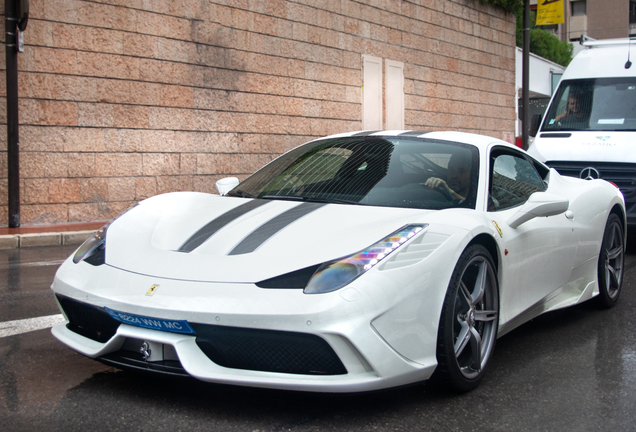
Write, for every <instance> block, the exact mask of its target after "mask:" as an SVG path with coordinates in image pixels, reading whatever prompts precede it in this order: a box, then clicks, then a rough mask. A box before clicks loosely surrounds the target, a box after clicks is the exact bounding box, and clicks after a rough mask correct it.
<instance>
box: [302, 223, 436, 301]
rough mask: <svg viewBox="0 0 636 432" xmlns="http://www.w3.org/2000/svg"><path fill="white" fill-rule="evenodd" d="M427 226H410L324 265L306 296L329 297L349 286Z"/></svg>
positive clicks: (312, 281) (312, 279)
mask: <svg viewBox="0 0 636 432" xmlns="http://www.w3.org/2000/svg"><path fill="white" fill-rule="evenodd" d="M427 226H428V224H419V225H406V226H405V227H402V228H400V229H399V230H397V231H396V232H394V233H393V234H391V235H390V236H388V237H386V238H385V239H383V240H381V241H379V242H378V243H376V244H374V245H372V246H370V247H368V248H367V249H365V250H363V251H362V252H358V253H356V254H353V255H350V256H348V257H344V258H340V259H337V260H334V261H330V262H327V263H324V264H323V265H321V266H320V267H319V268H318V270H317V271H316V273H315V274H314V275H313V277H312V278H311V280H310V281H309V283H308V284H307V286H306V287H305V290H304V292H305V294H322V293H328V292H332V291H336V290H338V289H340V288H342V287H344V286H345V285H348V284H349V283H351V282H353V281H354V280H355V279H357V278H359V277H360V276H361V275H362V274H364V273H365V272H366V271H368V270H370V269H372V268H373V267H374V266H376V265H377V264H378V263H380V262H381V261H382V260H384V259H386V257H387V256H389V255H390V254H391V253H393V252H394V251H395V250H396V249H398V248H400V247H401V246H402V245H404V244H405V243H406V242H407V241H409V240H410V239H411V238H413V237H414V236H415V235H416V234H417V233H419V232H420V231H422V230H423V229H424V228H426V227H427Z"/></svg>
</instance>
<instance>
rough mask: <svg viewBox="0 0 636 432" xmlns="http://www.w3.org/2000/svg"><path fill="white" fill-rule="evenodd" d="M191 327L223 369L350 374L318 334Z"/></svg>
mask: <svg viewBox="0 0 636 432" xmlns="http://www.w3.org/2000/svg"><path fill="white" fill-rule="evenodd" d="M191 325H192V327H193V328H194V330H195V331H196V333H197V338H196V343H197V345H198V346H199V348H200V349H201V351H203V353H204V354H205V355H206V356H208V358H209V359H210V360H212V361H213V362H214V363H216V364H218V365H220V366H223V367H228V368H233V369H246V370H255V371H263V372H279V373H288V374H300V375H344V374H346V373H347V370H346V369H345V367H344V365H343V364H342V362H341V361H340V359H339V358H338V356H337V355H336V353H335V352H334V351H333V349H332V348H331V346H330V345H329V344H328V343H327V342H326V341H325V340H324V339H322V338H320V337H318V336H316V335H312V334H306V333H293V332H283V331H273V330H259V329H248V328H237V327H223V326H214V325H204V324H191Z"/></svg>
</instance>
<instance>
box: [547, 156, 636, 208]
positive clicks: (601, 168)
mask: <svg viewBox="0 0 636 432" xmlns="http://www.w3.org/2000/svg"><path fill="white" fill-rule="evenodd" d="M546 165H548V166H549V167H550V168H554V169H556V170H557V171H558V172H559V174H561V175H565V176H569V177H577V178H580V176H581V171H583V170H584V169H585V168H589V167H592V168H594V169H596V170H597V171H598V173H599V175H600V178H602V179H604V180H607V181H611V182H612V183H614V184H616V186H618V187H619V188H620V190H621V192H622V193H623V196H624V197H625V200H626V201H627V200H630V201H633V200H634V199H636V164H633V163H622V162H573V161H549V162H546Z"/></svg>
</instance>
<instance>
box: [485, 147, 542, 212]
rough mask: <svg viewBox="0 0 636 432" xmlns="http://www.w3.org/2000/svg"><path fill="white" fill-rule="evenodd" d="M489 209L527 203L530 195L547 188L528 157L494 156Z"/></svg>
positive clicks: (500, 208) (499, 208) (501, 208)
mask: <svg viewBox="0 0 636 432" xmlns="http://www.w3.org/2000/svg"><path fill="white" fill-rule="evenodd" d="M490 178H491V184H490V194H489V199H488V210H490V211H498V210H503V209H507V208H510V207H515V206H518V205H521V204H523V203H525V202H526V201H527V200H528V198H529V197H530V195H532V194H533V193H535V192H537V191H543V190H545V186H544V184H543V181H542V180H541V177H539V174H538V173H537V171H536V170H535V169H534V167H533V166H532V164H531V163H530V162H528V161H527V160H526V159H524V158H522V157H519V156H514V155H511V154H506V153H504V154H500V155H498V156H495V157H494V161H493V164H492V174H491V177H490Z"/></svg>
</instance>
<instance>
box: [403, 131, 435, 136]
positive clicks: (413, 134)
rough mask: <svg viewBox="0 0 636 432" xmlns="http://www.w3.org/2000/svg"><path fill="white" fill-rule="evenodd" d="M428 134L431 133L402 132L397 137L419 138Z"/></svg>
mask: <svg viewBox="0 0 636 432" xmlns="http://www.w3.org/2000/svg"><path fill="white" fill-rule="evenodd" d="M429 133H431V131H408V132H402V133H401V134H399V135H398V136H420V135H426V134H429Z"/></svg>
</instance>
